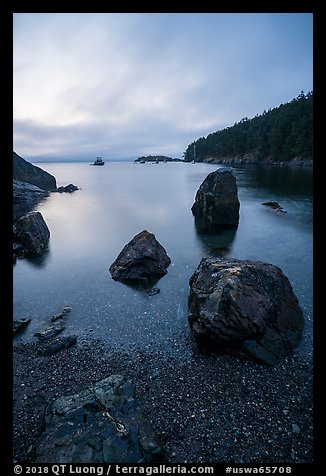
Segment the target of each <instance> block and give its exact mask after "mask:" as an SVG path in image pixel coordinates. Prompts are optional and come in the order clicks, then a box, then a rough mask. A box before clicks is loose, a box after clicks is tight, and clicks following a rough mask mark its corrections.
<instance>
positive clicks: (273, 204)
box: [262, 202, 286, 213]
mask: <svg viewBox="0 0 326 476" xmlns="http://www.w3.org/2000/svg"><path fill="white" fill-rule="evenodd" d="M262 205H265V207H270V208H273V210H276V211H278V212H282V213H286V211H285V210H284V208H283V207H281V205H280V204H279V203H278V202H264V203H262Z"/></svg>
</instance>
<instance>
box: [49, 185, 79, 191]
mask: <svg viewBox="0 0 326 476" xmlns="http://www.w3.org/2000/svg"><path fill="white" fill-rule="evenodd" d="M76 190H79V188H78V187H77V185H74V184H73V183H70V184H68V185H65V186H61V187H58V188H57V189H56V190H54V192H59V193H63V192H67V193H72V192H75V191H76Z"/></svg>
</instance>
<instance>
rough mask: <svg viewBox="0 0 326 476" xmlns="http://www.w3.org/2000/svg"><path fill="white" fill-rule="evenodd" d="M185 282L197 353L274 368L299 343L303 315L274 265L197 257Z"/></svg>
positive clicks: (279, 271)
mask: <svg viewBox="0 0 326 476" xmlns="http://www.w3.org/2000/svg"><path fill="white" fill-rule="evenodd" d="M189 284H190V294H189V298H188V306H189V314H188V319H189V325H190V328H191V330H192V333H193V336H194V338H195V340H196V342H197V344H198V348H199V350H200V351H203V352H207V351H208V352H211V351H213V352H222V353H235V354H240V355H244V354H245V355H249V356H250V357H252V358H254V359H256V360H258V361H260V362H264V363H267V364H270V365H275V364H277V363H278V362H279V361H280V360H281V359H282V358H284V357H286V356H288V355H290V354H291V353H292V352H293V350H294V348H295V347H296V346H297V344H298V343H299V341H300V339H301V337H302V333H303V328H304V317H303V313H302V310H301V308H300V306H299V302H298V299H297V298H296V296H295V294H294V292H293V289H292V286H291V284H290V282H289V280H288V278H287V277H286V276H284V274H283V273H282V271H281V269H280V268H278V267H277V266H274V265H272V264H268V263H262V262H256V261H242V260H237V259H232V258H231V259H223V258H215V259H210V258H203V259H202V260H201V262H200V264H199V266H198V268H197V270H196V271H195V273H194V274H193V275H192V277H191V278H190V282H189Z"/></svg>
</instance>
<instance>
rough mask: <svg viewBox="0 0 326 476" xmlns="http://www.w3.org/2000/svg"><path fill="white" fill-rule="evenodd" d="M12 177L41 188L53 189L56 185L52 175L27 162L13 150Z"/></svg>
mask: <svg viewBox="0 0 326 476" xmlns="http://www.w3.org/2000/svg"><path fill="white" fill-rule="evenodd" d="M13 179H14V180H18V181H20V182H27V183H30V184H33V185H36V186H37V187H39V188H41V189H43V190H54V189H56V186H57V185H56V179H55V177H53V175H51V174H49V173H48V172H45V170H43V169H41V168H40V167H37V166H36V165H33V164H31V163H29V162H27V161H26V160H25V159H23V158H22V157H20V156H19V155H18V154H16V152H13Z"/></svg>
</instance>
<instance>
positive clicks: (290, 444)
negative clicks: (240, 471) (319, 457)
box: [13, 338, 313, 464]
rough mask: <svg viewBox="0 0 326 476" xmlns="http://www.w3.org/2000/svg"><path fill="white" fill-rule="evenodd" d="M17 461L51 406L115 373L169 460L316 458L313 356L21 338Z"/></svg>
mask: <svg viewBox="0 0 326 476" xmlns="http://www.w3.org/2000/svg"><path fill="white" fill-rule="evenodd" d="M13 365H14V424H13V439H14V443H13V444H14V462H29V463H32V462H33V458H34V454H35V453H34V452H35V447H36V445H37V440H38V437H39V435H40V434H41V432H42V431H43V429H44V412H45V409H46V406H47V405H48V404H49V403H50V402H51V401H52V400H54V399H56V398H57V397H59V396H61V395H69V394H74V393H77V392H79V391H80V390H82V389H84V388H85V387H87V386H88V385H90V384H92V383H94V382H97V381H99V380H102V379H104V378H105V377H107V376H109V375H111V374H113V373H121V374H123V375H125V376H126V377H128V378H130V380H131V381H132V382H133V383H134V384H135V386H136V395H137V397H138V399H139V403H140V404H141V406H142V407H143V409H144V413H145V415H146V416H147V418H148V419H149V420H150V421H151V423H152V425H153V427H154V430H155V431H156V433H157V435H158V436H159V438H160V439H161V441H162V442H163V445H164V450H165V457H166V462H168V463H186V462H187V463H263V464H267V463H311V462H313V455H312V454H313V451H312V444H313V432H312V365H311V364H310V363H309V362H306V361H304V360H302V358H301V357H300V355H299V353H298V354H294V355H293V356H292V357H290V358H287V359H285V360H284V362H283V363H281V364H280V365H278V366H276V367H268V366H264V365H261V364H258V363H255V362H252V361H249V360H241V359H238V358H236V357H232V356H225V355H209V356H206V355H205V356H204V355H200V354H198V353H197V352H196V350H194V352H193V354H192V357H191V358H190V359H180V358H179V357H178V356H177V354H176V356H173V355H167V354H165V353H164V352H162V350H161V351H160V350H157V351H148V350H138V351H134V352H132V353H127V352H109V350H108V349H106V347H105V345H104V342H102V341H101V340H98V339H94V338H89V339H87V340H84V341H79V342H78V343H77V345H76V346H73V347H70V348H68V349H64V350H62V351H60V352H58V353H56V354H54V355H52V356H41V355H39V354H38V347H37V344H36V343H24V342H17V343H15V344H14V354H13Z"/></svg>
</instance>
